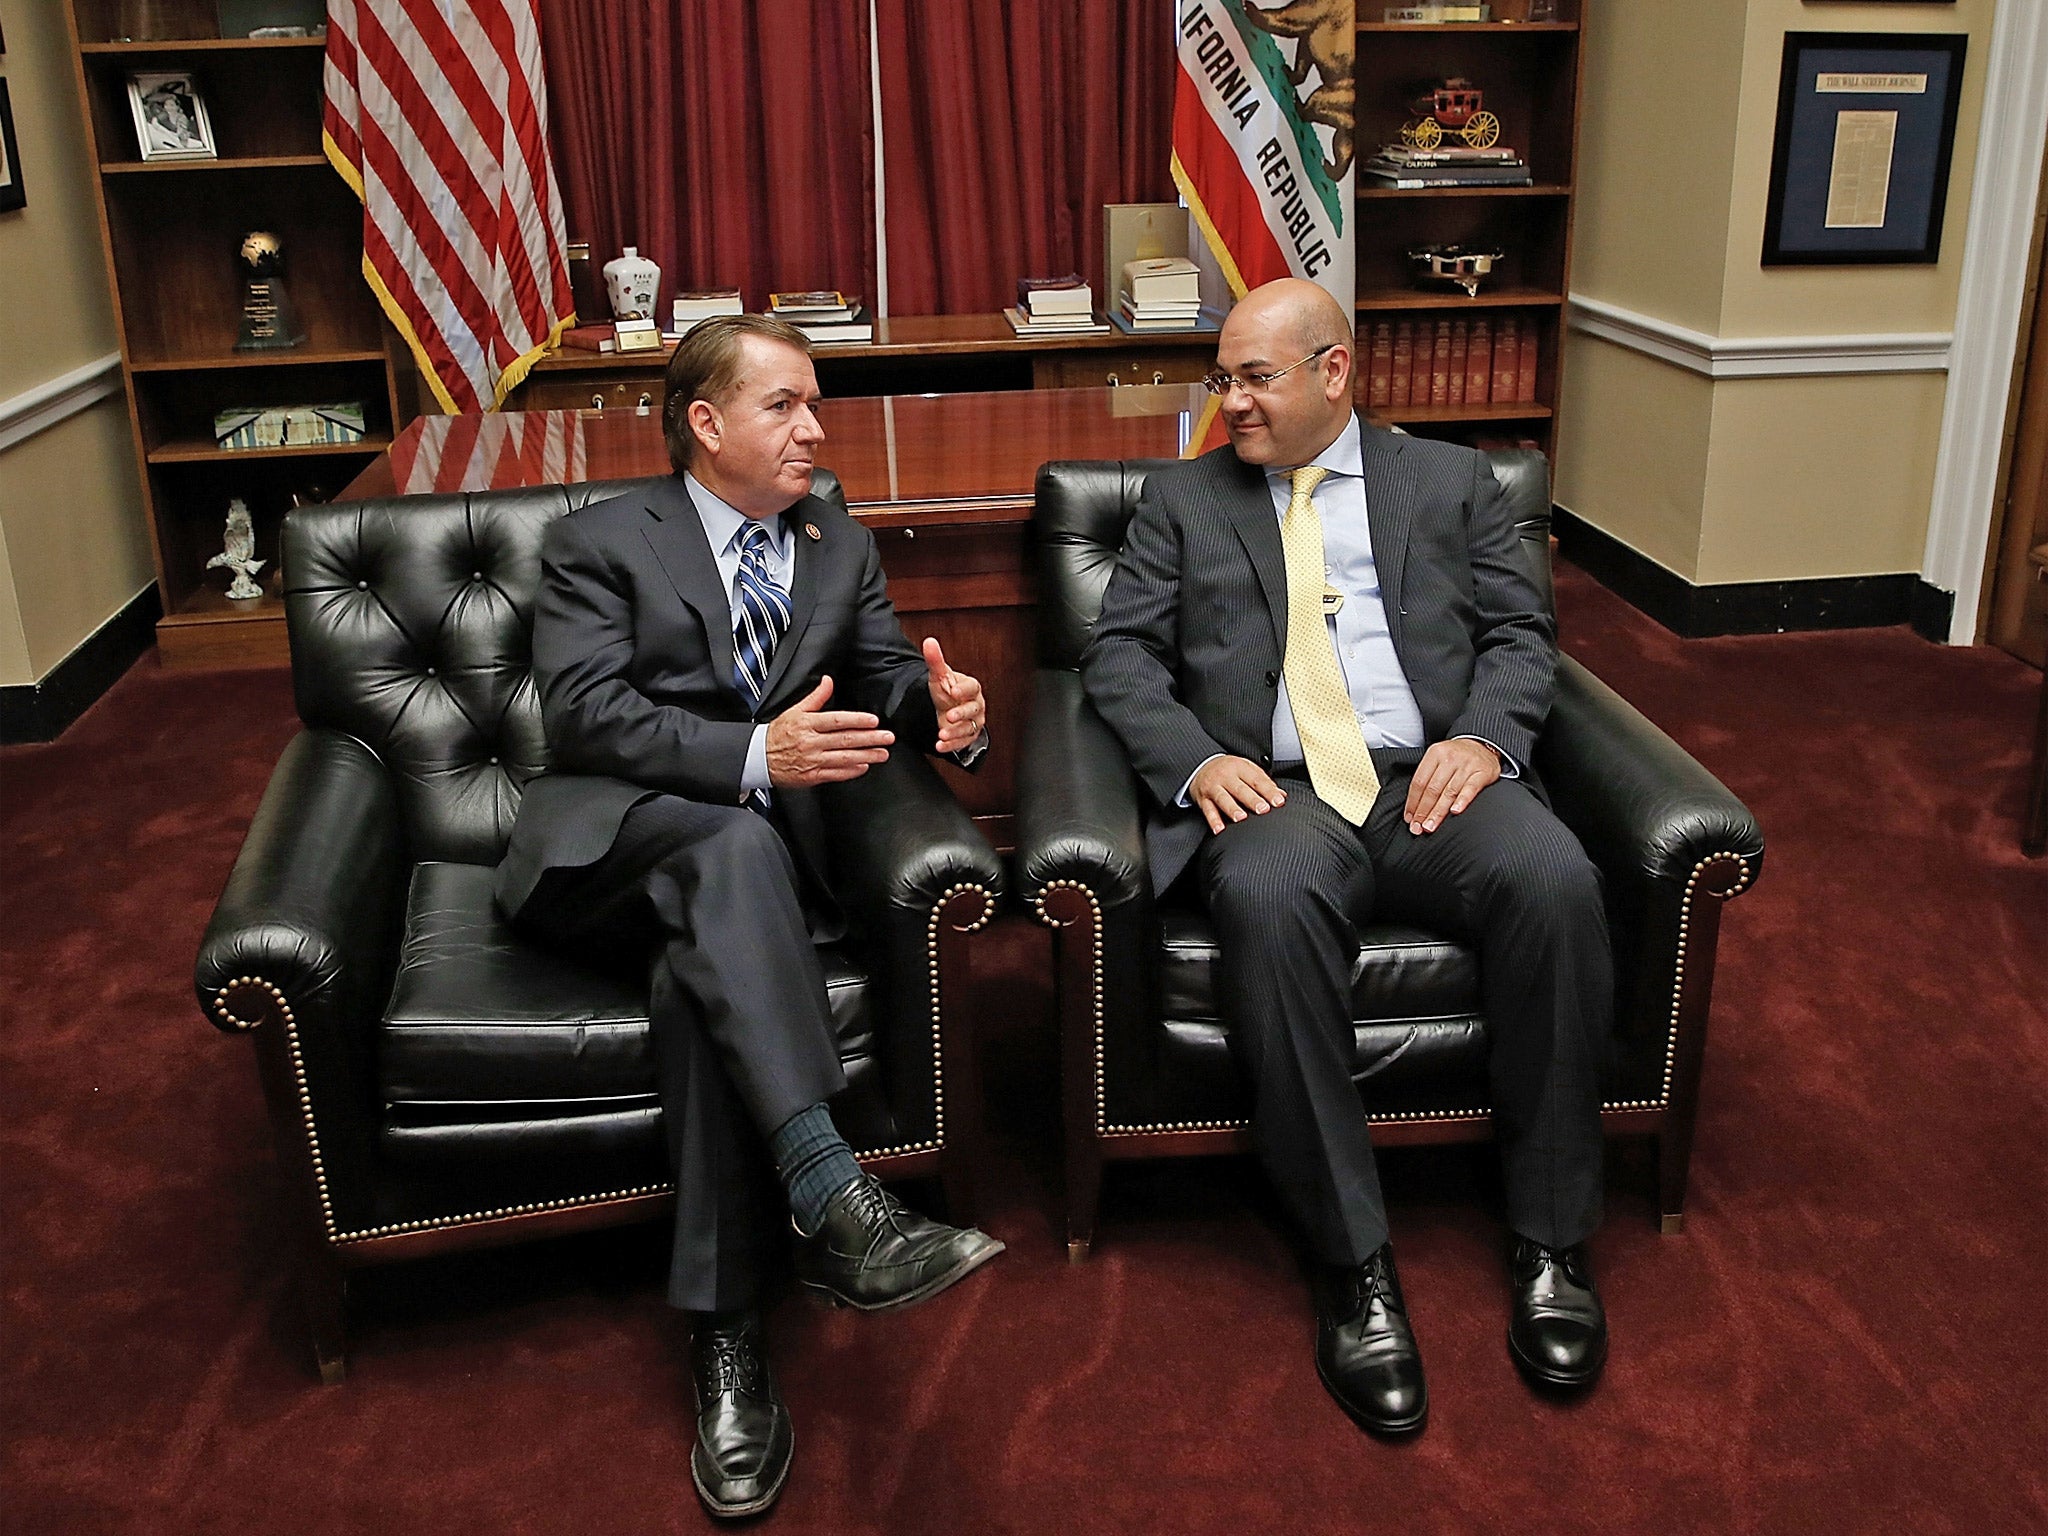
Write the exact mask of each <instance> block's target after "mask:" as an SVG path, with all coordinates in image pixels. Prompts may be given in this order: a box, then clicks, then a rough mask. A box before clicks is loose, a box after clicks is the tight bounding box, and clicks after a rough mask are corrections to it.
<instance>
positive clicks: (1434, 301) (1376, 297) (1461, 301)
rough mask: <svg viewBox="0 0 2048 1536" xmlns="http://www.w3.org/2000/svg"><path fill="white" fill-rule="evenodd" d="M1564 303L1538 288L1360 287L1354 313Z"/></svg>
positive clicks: (1553, 294) (1558, 296)
mask: <svg viewBox="0 0 2048 1536" xmlns="http://www.w3.org/2000/svg"><path fill="white" fill-rule="evenodd" d="M1562 303H1564V295H1563V294H1561V293H1549V292H1546V291H1545V290H1543V289H1541V288H1510V287H1501V288H1482V289H1480V290H1479V292H1478V294H1477V296H1475V297H1473V298H1467V297H1466V296H1465V295H1464V294H1463V293H1458V292H1453V291H1445V292H1437V291H1435V290H1431V289H1423V288H1361V289H1359V291H1358V304H1357V308H1358V312H1359V313H1360V314H1362V315H1364V314H1377V313H1379V312H1380V311H1382V310H1387V311H1393V310H1403V309H1431V310H1437V309H1443V310H1452V311H1457V310H1470V309H1505V308H1508V307H1509V306H1514V307H1516V308H1529V309H1536V308H1541V307H1543V306H1546V305H1547V306H1551V307H1555V306H1557V305H1560V304H1562Z"/></svg>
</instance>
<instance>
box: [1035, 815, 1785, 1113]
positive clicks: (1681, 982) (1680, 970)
mask: <svg viewBox="0 0 2048 1536" xmlns="http://www.w3.org/2000/svg"><path fill="white" fill-rule="evenodd" d="M1725 860H1733V861H1734V862H1735V863H1736V864H1738V865H1739V866H1741V869H1742V876H1741V878H1740V879H1739V880H1738V881H1737V882H1736V883H1735V885H1734V887H1733V888H1732V889H1730V890H1728V891H1725V892H1722V891H1709V892H1708V894H1709V895H1711V896H1714V897H1716V898H1717V899H1719V900H1721V901H1733V900H1734V899H1735V898H1736V897H1737V896H1740V895H1741V894H1742V893H1743V892H1744V891H1746V890H1748V889H1749V884H1750V881H1751V880H1752V879H1754V878H1755V871H1754V870H1753V869H1752V868H1751V866H1750V862H1749V860H1748V859H1746V858H1744V857H1743V856H1742V855H1741V854H1739V853H1732V852H1729V851H1727V850H1725V849H1724V850H1723V851H1721V852H1719V853H1712V854H1709V855H1708V856H1707V857H1706V858H1704V859H1702V860H1700V862H1699V863H1697V864H1695V865H1694V866H1693V869H1692V874H1691V875H1690V876H1688V877H1687V879H1686V882H1685V895H1684V897H1683V898H1682V900H1681V902H1680V904H1679V909H1678V963H1677V967H1676V969H1675V971H1674V972H1673V974H1672V978H1671V1015H1670V1019H1669V1021H1668V1024H1667V1026H1666V1029H1665V1035H1664V1078H1663V1083H1662V1086H1661V1087H1660V1089H1659V1092H1658V1096H1657V1097H1656V1098H1654V1099H1619V1100H1614V1101H1611V1102H1608V1103H1603V1104H1602V1105H1601V1106H1600V1107H1601V1108H1602V1109H1663V1108H1665V1107H1666V1106H1668V1105H1669V1104H1670V1102H1671V1078H1672V1074H1673V1072H1674V1071H1675V1070H1676V1060H1677V1055H1678V1010H1679V1007H1680V1005H1681V1003H1682V1002H1683V1001H1684V997H1685V959H1686V943H1687V941H1688V939H1689V937H1690V934H1691V931H1692V904H1693V898H1694V896H1695V894H1696V893H1697V892H1698V890H1699V887H1700V881H1701V878H1702V877H1703V876H1704V875H1705V874H1706V872H1707V870H1708V869H1709V868H1710V867H1711V866H1713V865H1715V864H1718V863H1721V862H1723V861H1725ZM1059 890H1066V891H1079V892H1080V893H1081V895H1082V897H1083V898H1084V899H1085V900H1086V901H1087V903H1088V906H1089V908H1090V909H1091V910H1092V911H1093V912H1094V914H1095V943H1094V948H1093V952H1092V954H1091V955H1090V960H1091V966H1090V970H1091V985H1092V989H1093V992H1094V1000H1093V1001H1094V1015H1095V1019H1094V1023H1095V1134H1096V1135H1098V1136H1125V1135H1131V1134H1134V1133H1152V1134H1163V1135H1192V1134H1194V1133H1196V1132H1200V1131H1236V1130H1244V1129H1246V1128H1248V1127H1249V1126H1250V1125H1251V1121H1250V1120H1248V1119H1239V1120H1169V1121H1162V1122H1160V1123H1158V1124H1155V1125H1111V1124H1109V1123H1108V1115H1107V1114H1106V1112H1105V1110H1104V1106H1103V1091H1102V1057H1103V1045H1102V1035H1103V1026H1102V905H1101V903H1100V902H1099V901H1097V900H1096V897H1095V892H1094V891H1093V890H1091V889H1090V888H1089V887H1088V886H1086V885H1084V884H1083V883H1082V882H1080V881H1079V880H1051V881H1048V882H1047V883H1046V885H1045V888H1044V889H1043V890H1041V891H1040V892H1039V893H1038V895H1037V896H1036V897H1035V898H1034V899H1033V901H1032V909H1033V910H1034V911H1035V912H1036V913H1037V914H1038V920H1039V921H1040V922H1042V923H1044V924H1045V925H1046V926H1047V927H1048V928H1060V927H1064V926H1065V925H1064V924H1062V923H1059V922H1057V921H1055V920H1054V919H1053V917H1052V916H1051V914H1049V913H1048V912H1047V911H1046V910H1045V898H1046V896H1047V895H1048V894H1049V893H1050V892H1053V891H1059ZM1491 1114H1492V1111H1491V1110H1486V1109H1452V1110H1403V1111H1401V1112H1399V1113H1392V1114H1384V1113H1383V1114H1377V1115H1371V1116H1368V1117H1367V1118H1368V1121H1369V1123H1371V1124H1373V1125H1388V1124H1395V1123H1398V1122H1400V1121H1404V1120H1484V1119H1486V1118H1487V1117H1488V1116H1489V1115H1491Z"/></svg>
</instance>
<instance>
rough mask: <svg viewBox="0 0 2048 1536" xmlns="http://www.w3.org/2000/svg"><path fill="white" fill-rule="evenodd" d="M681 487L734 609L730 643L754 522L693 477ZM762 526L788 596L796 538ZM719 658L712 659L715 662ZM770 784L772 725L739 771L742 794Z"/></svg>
mask: <svg viewBox="0 0 2048 1536" xmlns="http://www.w3.org/2000/svg"><path fill="white" fill-rule="evenodd" d="M683 484H684V486H685V487H687V488H688V490H689V492H690V502H691V504H692V505H693V506H695V507H696V509H697V516H698V519H699V520H700V521H702V523H703V524H704V538H705V541H706V542H707V543H709V544H710V546H711V555H712V558H713V559H715V560H716V561H717V562H718V579H719V580H720V581H721V582H723V583H724V585H725V595H726V602H727V603H728V604H729V605H730V606H731V610H732V611H731V618H732V624H731V625H730V626H729V627H728V628H727V630H726V637H727V639H728V640H730V639H731V637H732V631H733V630H734V629H737V628H738V627H739V622H740V597H739V577H740V542H741V539H740V536H741V535H742V534H743V533H744V532H745V531H746V526H747V524H748V523H750V522H753V521H755V519H753V518H750V517H748V516H747V515H746V513H744V512H741V511H739V510H738V509H737V508H735V507H731V506H728V505H727V504H726V503H725V502H723V501H721V500H719V499H718V497H716V496H714V495H712V494H711V493H710V492H709V491H707V490H705V489H704V487H703V486H702V485H700V484H698V483H697V479H696V477H695V476H694V475H688V474H686V475H684V476H683ZM761 526H762V527H763V528H766V529H767V530H768V570H769V573H770V574H771V575H773V576H774V578H775V584H776V585H777V586H779V587H781V588H782V590H783V591H784V592H787V591H789V590H790V578H791V576H792V575H793V574H794V572H795V569H796V540H795V538H793V537H792V536H791V534H790V531H789V529H788V528H787V527H786V526H785V525H784V523H783V521H782V519H781V518H780V517H771V518H768V519H767V520H766V521H764V522H762V524H761ZM722 654H723V657H724V659H725V660H726V662H727V664H728V665H727V676H728V680H729V679H730V675H731V669H732V664H733V663H732V648H731V647H730V646H729V645H728V646H727V647H726V649H725V651H724V652H723V653H722ZM715 659H717V658H714V660H715ZM770 787H771V786H770V784H769V782H768V727H767V726H765V725H757V726H755V727H754V735H753V739H752V740H751V741H749V742H748V743H747V761H746V766H745V767H743V768H742V769H741V770H740V793H741V794H742V795H749V794H752V793H753V792H754V791H755V790H757V789H759V790H767V789H769V788H770Z"/></svg>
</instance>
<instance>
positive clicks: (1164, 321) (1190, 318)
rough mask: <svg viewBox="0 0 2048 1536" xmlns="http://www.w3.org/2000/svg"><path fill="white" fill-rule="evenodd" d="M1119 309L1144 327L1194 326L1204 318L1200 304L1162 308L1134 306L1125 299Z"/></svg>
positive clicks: (1144, 305) (1142, 305) (1143, 305)
mask: <svg viewBox="0 0 2048 1536" xmlns="http://www.w3.org/2000/svg"><path fill="white" fill-rule="evenodd" d="M1118 308H1119V309H1120V310H1121V311H1122V312H1123V313H1124V314H1125V315H1127V316H1129V317H1130V318H1131V319H1132V320H1135V321H1137V322H1139V323H1140V324H1143V325H1169V326H1170V325H1193V324H1194V323H1195V322H1196V321H1197V320H1199V319H1201V318H1202V306H1201V305H1199V304H1185V305H1172V306H1166V307H1160V306H1156V305H1147V304H1133V303H1132V302H1131V301H1130V300H1129V299H1125V300H1124V301H1123V303H1122V304H1120V305H1119V306H1118Z"/></svg>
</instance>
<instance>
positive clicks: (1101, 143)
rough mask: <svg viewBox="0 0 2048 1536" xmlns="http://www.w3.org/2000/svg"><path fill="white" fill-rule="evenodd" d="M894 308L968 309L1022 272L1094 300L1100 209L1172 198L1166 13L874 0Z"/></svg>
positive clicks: (1009, 299)
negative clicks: (1079, 285)
mask: <svg viewBox="0 0 2048 1536" xmlns="http://www.w3.org/2000/svg"><path fill="white" fill-rule="evenodd" d="M875 18H876V33H877V36H878V39H879V54H880V58H881V68H882V104H883V119H882V142H883V158H884V170H885V173H886V174H885V181H886V185H887V194H888V200H889V208H888V213H889V217H888V238H889V309H890V312H891V313H893V314H898V315H924V314H971V313H976V312H986V311H989V310H994V309H1000V308H1001V307H1002V306H1003V305H1005V304H1012V303H1015V302H1016V282H1017V279H1018V278H1019V277H1024V276H1052V275H1056V274H1059V273H1063V272H1073V271H1078V272H1079V273H1081V275H1082V276H1083V277H1086V278H1088V279H1089V280H1090V281H1091V282H1094V283H1096V285H1097V288H1098V292H1097V299H1098V301H1099V300H1100V298H1101V292H1100V285H1101V281H1102V277H1101V274H1100V273H1099V272H1097V271H1096V270H1095V269H1096V268H1097V267H1098V266H1100V265H1101V262H1102V205H1103V204H1104V203H1143V202H1171V201H1172V200H1173V199H1174V197H1175V192H1174V189H1173V178H1172V175H1171V173H1170V171H1169V170H1168V165H1167V159H1168V154H1169V151H1170V147H1171V127H1172V118H1173V69H1174V65H1173V7H1172V6H1170V5H1166V4H1164V3H1162V0H1005V3H1003V4H1001V5H987V4H969V5H962V4H960V3H958V0H877V4H876V8H875Z"/></svg>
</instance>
